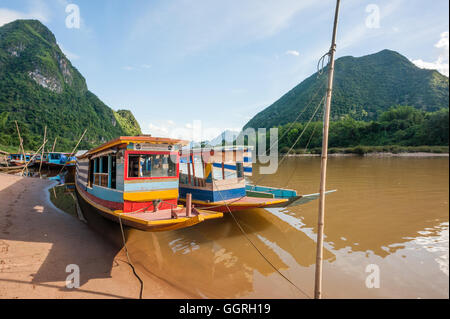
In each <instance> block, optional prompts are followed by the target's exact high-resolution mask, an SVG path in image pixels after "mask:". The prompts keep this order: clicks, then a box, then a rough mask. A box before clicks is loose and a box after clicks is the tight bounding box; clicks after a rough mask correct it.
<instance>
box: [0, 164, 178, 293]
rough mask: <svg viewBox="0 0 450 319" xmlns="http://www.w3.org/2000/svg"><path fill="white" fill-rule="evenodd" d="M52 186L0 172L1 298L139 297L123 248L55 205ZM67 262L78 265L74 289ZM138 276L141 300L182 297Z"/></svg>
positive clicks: (155, 282) (151, 278) (154, 281)
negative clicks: (68, 285)
mask: <svg viewBox="0 0 450 319" xmlns="http://www.w3.org/2000/svg"><path fill="white" fill-rule="evenodd" d="M52 185H53V184H52V182H50V181H48V180H40V179H37V178H24V177H19V176H12V175H6V174H1V173H0V298H138V297H139V290H140V284H139V281H138V279H137V278H136V277H135V276H134V275H133V272H132V270H131V268H130V266H129V265H128V264H127V263H126V256H125V254H124V252H123V250H122V249H120V247H116V246H114V245H112V244H111V243H110V242H108V241H106V240H105V239H104V238H103V237H101V236H100V235H99V234H97V233H95V232H94V231H93V230H91V229H90V228H89V227H88V226H87V225H86V224H83V223H82V222H80V221H79V220H77V219H76V218H74V217H73V216H70V215H68V214H66V213H64V212H62V211H60V210H59V209H57V208H56V207H55V206H53V204H52V203H51V202H50V201H49V194H48V188H49V187H51V186H52ZM131 257H132V256H131ZM69 264H76V265H78V266H79V269H80V287H79V288H77V289H69V288H66V278H67V276H68V275H69V273H67V272H66V267H67V265H69ZM138 273H139V271H138ZM141 278H143V280H144V283H145V285H144V295H143V297H144V298H185V297H186V296H185V295H184V294H183V293H181V292H179V291H178V290H176V289H175V288H173V287H171V286H170V285H168V284H167V283H165V282H163V281H161V280H159V279H158V278H156V277H155V278H153V277H148V276H146V277H145V276H141Z"/></svg>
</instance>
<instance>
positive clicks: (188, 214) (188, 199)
mask: <svg viewBox="0 0 450 319" xmlns="http://www.w3.org/2000/svg"><path fill="white" fill-rule="evenodd" d="M191 210H192V194H191V193H187V194H186V217H191Z"/></svg>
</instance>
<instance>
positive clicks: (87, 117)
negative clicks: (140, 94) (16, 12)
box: [0, 20, 141, 150]
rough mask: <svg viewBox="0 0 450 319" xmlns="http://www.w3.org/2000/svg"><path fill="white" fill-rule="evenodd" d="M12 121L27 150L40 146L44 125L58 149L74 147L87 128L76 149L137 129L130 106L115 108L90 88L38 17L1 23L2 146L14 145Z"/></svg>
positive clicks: (0, 120) (0, 103)
mask: <svg viewBox="0 0 450 319" xmlns="http://www.w3.org/2000/svg"><path fill="white" fill-rule="evenodd" d="M15 120H17V122H18V123H19V127H20V129H21V133H22V136H23V139H24V143H25V146H26V148H30V149H36V148H37V147H38V145H41V143H42V139H43V134H44V126H47V132H48V133H47V137H48V138H49V140H50V141H53V139H54V138H55V137H58V141H57V149H59V150H69V149H71V148H72V147H73V146H75V145H74V144H75V143H76V141H77V140H78V138H79V137H80V136H81V134H82V132H83V131H84V129H85V128H87V129H88V131H87V133H86V138H85V141H84V142H83V143H82V144H81V145H80V148H90V147H91V146H94V145H98V144H99V143H100V142H104V141H107V140H109V139H112V138H115V137H117V136H120V135H137V134H141V129H140V127H139V124H138V122H137V121H136V119H135V118H134V116H133V114H132V113H131V112H130V111H128V110H119V111H117V112H115V111H114V110H112V109H111V108H109V107H108V106H107V105H105V104H104V103H103V102H102V101H101V100H100V99H99V98H98V97H97V96H96V95H95V94H93V93H92V92H90V91H89V90H88V88H87V85H86V81H85V79H84V77H83V76H82V75H81V74H80V72H78V70H77V69H76V68H75V67H74V66H73V65H72V63H71V62H70V61H69V59H68V58H67V57H66V56H65V55H64V53H63V52H62V51H61V48H60V47H59V46H58V44H57V42H56V39H55V36H54V35H53V33H52V32H51V31H50V30H49V29H48V28H47V27H46V26H44V25H43V24H42V23H41V22H39V21H37V20H16V21H14V22H11V23H8V24H5V25H4V26H2V27H0V145H17V144H18V138H17V133H16V128H15V123H14V121H15ZM50 144H52V143H50Z"/></svg>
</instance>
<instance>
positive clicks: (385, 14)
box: [0, 0, 449, 140]
mask: <svg viewBox="0 0 450 319" xmlns="http://www.w3.org/2000/svg"><path fill="white" fill-rule="evenodd" d="M334 10H335V1H334V0H322V1H317V0H228V1H218V0H158V1H157V0H155V1H148V0H147V1H139V0H136V1H120V0H108V1H106V0H104V1H102V0H96V1H92V0H91V1H89V0H86V1H84V0H78V1H66V0H53V1H52V0H46V1H44V0H0V26H1V25H3V24H5V23H8V22H11V21H13V20H15V19H39V20H40V21H41V22H42V23H44V24H45V25H46V26H47V27H48V28H49V29H50V30H51V31H52V32H53V33H54V34H55V36H56V39H57V42H58V44H59V45H60V47H61V49H62V50H63V52H64V53H65V54H66V56H67V57H68V58H69V59H70V60H71V62H72V64H73V65H74V66H75V67H76V68H77V69H78V70H79V71H80V72H81V74H82V75H83V76H84V77H85V78H86V82H87V85H88V88H89V90H90V91H92V92H93V93H94V94H96V95H97V96H98V97H99V98H100V99H101V100H102V101H103V102H105V103H106V104H107V105H108V106H109V107H111V108H113V109H114V110H118V109H129V110H131V111H132V112H133V114H134V116H135V117H136V119H137V120H138V122H139V124H140V126H141V128H142V131H143V132H144V133H147V134H152V135H153V136H168V137H180V136H179V135H180V134H181V135H182V134H186V130H187V131H189V130H193V128H199V127H201V131H202V132H203V133H202V136H198V137H195V138H194V140H196V139H197V140H199V139H203V140H204V139H212V138H214V137H215V136H217V135H218V134H219V133H220V132H222V131H224V130H226V129H230V130H240V129H241V128H242V127H243V126H244V125H245V124H246V123H247V122H248V120H250V119H251V118H252V117H253V116H254V115H255V114H256V113H258V112H259V111H262V110H263V109H264V108H266V107H267V106H269V105H271V104H272V103H273V102H275V101H276V100H278V99H279V98H280V97H281V96H282V95H284V94H285V93H287V92H288V91H289V90H290V89H292V88H293V87H295V86H296V85H297V84H299V83H300V82H301V81H302V80H304V79H305V78H307V77H308V76H310V75H311V74H313V73H314V72H316V70H317V61H318V59H319V58H320V57H321V56H322V55H323V54H324V53H326V52H327V51H328V49H329V47H330V41H331V32H332V24H333V18H334ZM77 13H79V14H77ZM448 15H449V5H448V1H446V0H436V1H425V0H409V1H407V0H380V1H376V0H371V1H362V0H360V1H356V0H342V1H341V7H340V15H339V25H338V34H337V48H336V50H337V51H336V58H339V57H341V56H348V55H351V56H355V57H358V56H363V55H367V54H372V53H376V52H378V51H381V50H383V49H390V50H395V51H397V52H399V53H401V54H403V55H404V56H406V57H407V58H408V59H410V60H411V61H413V62H414V63H415V64H416V65H417V66H419V67H422V68H430V69H437V70H438V71H439V72H441V73H443V74H445V75H447V76H448V72H449V57H448V55H449V33H448V31H449V18H448ZM78 17H79V19H77V18H78ZM183 130H184V131H183ZM180 132H182V133H180ZM183 132H184V133H183Z"/></svg>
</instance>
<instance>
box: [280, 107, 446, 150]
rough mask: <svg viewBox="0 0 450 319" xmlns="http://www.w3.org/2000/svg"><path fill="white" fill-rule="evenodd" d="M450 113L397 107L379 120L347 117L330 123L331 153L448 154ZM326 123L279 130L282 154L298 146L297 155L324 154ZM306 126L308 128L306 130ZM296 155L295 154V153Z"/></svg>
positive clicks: (295, 124) (382, 115)
mask: <svg viewBox="0 0 450 319" xmlns="http://www.w3.org/2000/svg"><path fill="white" fill-rule="evenodd" d="M448 113H449V110H448V109H441V110H439V111H436V112H424V111H422V110H417V109H415V108H414V107H411V106H397V107H394V108H391V109H390V110H389V111H386V112H384V113H382V114H381V115H380V117H379V118H378V120H377V121H370V122H364V121H356V120H354V119H353V118H352V117H350V116H348V115H347V116H345V117H343V118H342V119H341V120H339V121H332V122H330V135H329V147H330V153H333V152H334V153H357V154H365V153H372V152H390V153H400V152H427V153H429V152H433V153H442V152H448V141H449V139H448V133H449V116H448V115H449V114H448ZM322 125H323V124H322V122H311V123H310V124H309V125H308V126H307V127H306V123H294V124H286V125H284V126H280V127H279V128H278V134H279V136H281V138H280V140H279V141H278V145H279V150H280V152H281V153H286V152H287V151H288V150H289V148H290V147H291V146H292V145H293V144H294V143H295V142H296V141H297V139H298V137H299V135H300V134H301V133H302V132H303V131H304V132H303V135H302V136H301V138H300V139H299V140H298V141H297V143H296V145H295V153H297V154H302V153H305V152H307V153H313V154H317V153H320V149H321V146H322ZM305 127H306V129H305ZM291 153H293V152H291Z"/></svg>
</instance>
